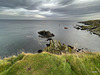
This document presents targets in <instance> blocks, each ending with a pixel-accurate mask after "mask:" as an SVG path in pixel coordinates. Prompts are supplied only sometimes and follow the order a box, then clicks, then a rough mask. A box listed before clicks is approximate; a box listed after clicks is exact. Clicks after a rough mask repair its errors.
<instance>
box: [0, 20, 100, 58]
mask: <svg viewBox="0 0 100 75" xmlns="http://www.w3.org/2000/svg"><path fill="white" fill-rule="evenodd" d="M76 24H77V22H74V21H36V20H0V56H1V57H2V56H4V57H5V56H11V55H16V54H19V53H20V52H22V51H24V52H32V53H36V52H37V51H38V50H39V49H43V48H45V47H46V46H45V44H46V43H47V41H45V40H46V39H44V38H40V37H38V31H41V30H48V31H50V32H52V33H54V34H55V37H54V38H53V39H56V40H59V41H61V42H62V43H65V44H67V45H73V46H78V47H80V48H88V50H90V51H92V52H100V37H99V36H97V35H94V34H92V35H91V34H90V33H89V32H87V31H81V30H76V29H74V28H73V26H75V25H76ZM64 27H68V29H67V30H65V29H64Z"/></svg>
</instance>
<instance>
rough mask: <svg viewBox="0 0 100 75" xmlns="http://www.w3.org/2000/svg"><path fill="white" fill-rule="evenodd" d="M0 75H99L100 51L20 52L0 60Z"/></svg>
mask: <svg viewBox="0 0 100 75" xmlns="http://www.w3.org/2000/svg"><path fill="white" fill-rule="evenodd" d="M0 75H100V53H74V54H70V53H69V54H65V55H55V54H50V53H46V52H43V53H41V54H20V55H19V56H18V57H10V58H6V59H3V60H0Z"/></svg>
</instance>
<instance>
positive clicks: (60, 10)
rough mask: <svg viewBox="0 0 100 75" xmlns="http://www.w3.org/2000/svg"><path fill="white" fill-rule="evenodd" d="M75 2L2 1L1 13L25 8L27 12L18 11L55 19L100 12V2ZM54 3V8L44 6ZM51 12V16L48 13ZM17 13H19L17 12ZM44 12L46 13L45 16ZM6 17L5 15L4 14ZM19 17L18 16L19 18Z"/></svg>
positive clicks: (40, 0) (58, 0)
mask: <svg viewBox="0 0 100 75" xmlns="http://www.w3.org/2000/svg"><path fill="white" fill-rule="evenodd" d="M74 1H75V0H0V11H3V10H6V9H15V10H16V9H18V8H23V9H26V11H18V14H19V16H20V15H35V14H39V15H43V16H45V17H47V18H55V17H58V18H59V17H67V16H72V17H79V18H80V17H82V16H85V15H87V14H93V13H98V12H100V0H95V1H94V2H87V3H82V4H81V3H78V4H75V3H73V2H74ZM47 3H48V4H49V3H51V4H52V3H54V4H55V6H54V7H52V6H51V7H50V6H47V7H46V6H43V4H47ZM32 10H39V12H32ZM48 11H50V13H52V14H49V13H47V12H48ZM16 12H17V11H16ZM43 12H46V13H44V14H43ZM3 15H4V14H3ZM17 17H18V16H17Z"/></svg>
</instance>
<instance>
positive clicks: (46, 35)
mask: <svg viewBox="0 0 100 75" xmlns="http://www.w3.org/2000/svg"><path fill="white" fill-rule="evenodd" d="M38 34H40V37H42V38H49V37H54V36H55V35H54V34H53V33H51V32H50V31H45V30H43V31H40V32H38Z"/></svg>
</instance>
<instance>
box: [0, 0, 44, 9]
mask: <svg viewBox="0 0 100 75" xmlns="http://www.w3.org/2000/svg"><path fill="white" fill-rule="evenodd" d="M41 3H42V1H41V0H0V7H9V8H26V9H35V8H37V7H38V6H39V5H40V4H41Z"/></svg>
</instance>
